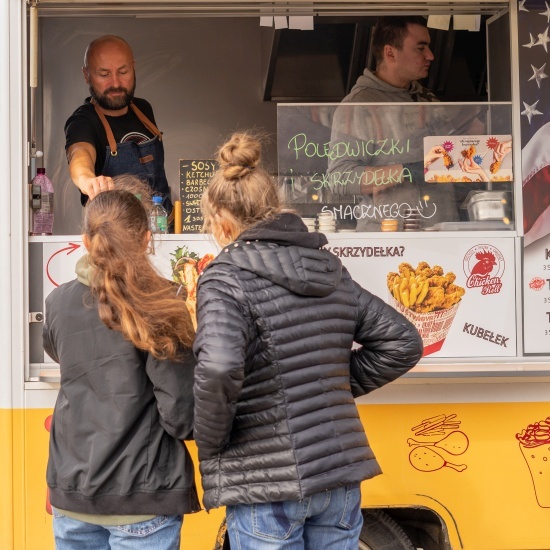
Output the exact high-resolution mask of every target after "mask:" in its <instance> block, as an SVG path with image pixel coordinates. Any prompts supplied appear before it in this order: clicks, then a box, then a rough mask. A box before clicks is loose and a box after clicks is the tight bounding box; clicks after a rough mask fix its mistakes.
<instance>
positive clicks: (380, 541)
mask: <svg viewBox="0 0 550 550" xmlns="http://www.w3.org/2000/svg"><path fill="white" fill-rule="evenodd" d="M359 541H360V542H359V550H416V546H414V545H413V543H412V542H411V539H409V537H408V536H407V535H406V534H405V531H403V529H401V527H399V525H398V524H397V523H396V522H395V521H394V520H393V519H392V518H391V517H390V516H389V515H388V514H386V513H385V512H382V511H381V510H366V511H364V512H363V528H362V529H361V534H360V535H359Z"/></svg>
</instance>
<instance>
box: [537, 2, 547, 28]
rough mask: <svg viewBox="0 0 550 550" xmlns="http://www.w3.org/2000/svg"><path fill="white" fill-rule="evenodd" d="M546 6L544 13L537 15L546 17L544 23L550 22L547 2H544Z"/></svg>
mask: <svg viewBox="0 0 550 550" xmlns="http://www.w3.org/2000/svg"><path fill="white" fill-rule="evenodd" d="M544 3H545V5H546V11H543V12H541V13H539V15H546V22H547V23H548V22H550V7H549V6H548V2H544Z"/></svg>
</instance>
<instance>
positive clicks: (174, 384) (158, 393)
mask: <svg viewBox="0 0 550 550" xmlns="http://www.w3.org/2000/svg"><path fill="white" fill-rule="evenodd" d="M194 366H195V358H194V356H193V353H192V352H191V350H189V351H187V352H186V353H185V354H184V355H183V356H182V358H181V359H180V360H174V361H168V360H165V361H159V360H158V359H155V358H154V357H153V356H152V355H148V357H147V360H146V364H145V369H146V371H147V376H148V377H149V380H151V382H152V384H153V391H154V393H155V399H156V401H157V408H158V411H159V415H160V423H161V425H162V427H163V428H164V429H165V430H166V432H167V433H169V434H170V435H171V436H172V437H174V438H176V439H181V440H184V439H191V438H192V435H193V406H194V399H193V374H194Z"/></svg>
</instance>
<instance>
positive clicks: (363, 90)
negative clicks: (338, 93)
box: [342, 69, 437, 103]
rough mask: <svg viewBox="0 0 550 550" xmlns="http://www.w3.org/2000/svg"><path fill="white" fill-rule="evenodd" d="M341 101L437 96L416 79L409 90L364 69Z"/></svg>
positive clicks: (431, 98)
mask: <svg viewBox="0 0 550 550" xmlns="http://www.w3.org/2000/svg"><path fill="white" fill-rule="evenodd" d="M342 101H343V102H345V103H351V102H357V103H359V102H367V103H386V102H392V103H397V102H414V101H418V102H430V101H437V98H436V96H435V95H434V94H433V93H432V92H430V90H428V89H427V88H424V87H423V86H422V85H420V84H419V83H418V82H416V81H413V82H411V87H410V89H409V90H405V89H404V88H398V87H396V86H392V85H391V84H388V83H387V82H384V81H383V80H380V79H379V78H378V77H377V76H376V75H375V74H374V73H372V72H371V71H369V70H368V69H365V70H364V71H363V74H362V75H361V76H360V77H359V78H358V79H357V82H356V83H355V85H354V86H353V88H352V89H351V91H350V93H349V94H348V95H347V96H346V97H345V98H344V99H343V100H342Z"/></svg>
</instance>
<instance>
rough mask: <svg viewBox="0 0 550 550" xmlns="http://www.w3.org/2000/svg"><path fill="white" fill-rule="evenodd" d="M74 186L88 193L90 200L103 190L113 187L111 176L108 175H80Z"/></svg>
mask: <svg viewBox="0 0 550 550" xmlns="http://www.w3.org/2000/svg"><path fill="white" fill-rule="evenodd" d="M76 186H77V187H78V188H79V189H80V191H81V192H82V193H84V194H85V195H88V198H89V199H90V200H92V199H93V198H95V196H96V195H98V194H99V193H101V192H103V191H109V190H111V189H114V188H115V184H114V182H113V180H112V178H110V177H108V176H97V177H96V176H92V177H87V176H81V177H80V178H78V181H77V182H76Z"/></svg>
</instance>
